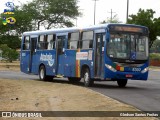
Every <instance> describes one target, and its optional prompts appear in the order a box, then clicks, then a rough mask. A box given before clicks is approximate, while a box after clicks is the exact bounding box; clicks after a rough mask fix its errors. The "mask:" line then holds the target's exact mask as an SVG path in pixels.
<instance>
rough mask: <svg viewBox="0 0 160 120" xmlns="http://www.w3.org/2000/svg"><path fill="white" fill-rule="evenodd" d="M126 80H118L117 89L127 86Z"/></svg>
mask: <svg viewBox="0 0 160 120" xmlns="http://www.w3.org/2000/svg"><path fill="white" fill-rule="evenodd" d="M127 81H128V80H127V79H119V80H117V84H118V86H119V87H121V88H122V87H125V86H126V85H127Z"/></svg>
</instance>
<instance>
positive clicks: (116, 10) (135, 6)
mask: <svg viewBox="0 0 160 120" xmlns="http://www.w3.org/2000/svg"><path fill="white" fill-rule="evenodd" d="M8 1H10V2H14V3H15V5H16V4H18V0H1V4H0V12H3V10H4V8H5V3H6V2H8ZM19 1H20V0H19ZM23 1H31V0H21V2H23ZM78 6H79V7H80V8H79V9H80V11H81V12H82V14H83V15H82V16H81V17H78V18H77V26H79V27H80V26H90V25H93V24H94V0H79V2H78ZM139 8H142V9H153V10H154V11H156V14H155V17H160V0H129V14H136V13H137V12H138V10H139ZM111 9H112V11H113V16H114V15H117V17H118V18H119V21H122V22H123V23H125V22H126V10H127V0H98V1H97V2H96V24H99V23H100V22H102V21H103V20H105V19H107V18H110V17H111V13H110V12H111ZM74 23H75V24H76V20H75V21H74Z"/></svg>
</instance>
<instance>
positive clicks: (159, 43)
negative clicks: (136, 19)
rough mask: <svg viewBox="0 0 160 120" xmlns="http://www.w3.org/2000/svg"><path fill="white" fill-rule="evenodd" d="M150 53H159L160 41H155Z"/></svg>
mask: <svg viewBox="0 0 160 120" xmlns="http://www.w3.org/2000/svg"><path fill="white" fill-rule="evenodd" d="M150 52H152V53H160V40H155V41H154V43H153V45H152V47H151V48H150Z"/></svg>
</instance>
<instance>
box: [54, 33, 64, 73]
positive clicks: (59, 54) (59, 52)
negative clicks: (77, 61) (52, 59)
mask: <svg viewBox="0 0 160 120" xmlns="http://www.w3.org/2000/svg"><path fill="white" fill-rule="evenodd" d="M65 40H66V36H65V35H63V36H57V44H56V74H57V75H64V62H65V55H64V51H65Z"/></svg>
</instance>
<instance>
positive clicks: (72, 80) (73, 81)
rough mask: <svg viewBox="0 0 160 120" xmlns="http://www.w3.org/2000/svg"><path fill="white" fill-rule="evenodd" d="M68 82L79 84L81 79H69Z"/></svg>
mask: <svg viewBox="0 0 160 120" xmlns="http://www.w3.org/2000/svg"><path fill="white" fill-rule="evenodd" d="M68 80H69V82H70V83H77V82H80V81H81V78H76V77H68Z"/></svg>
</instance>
